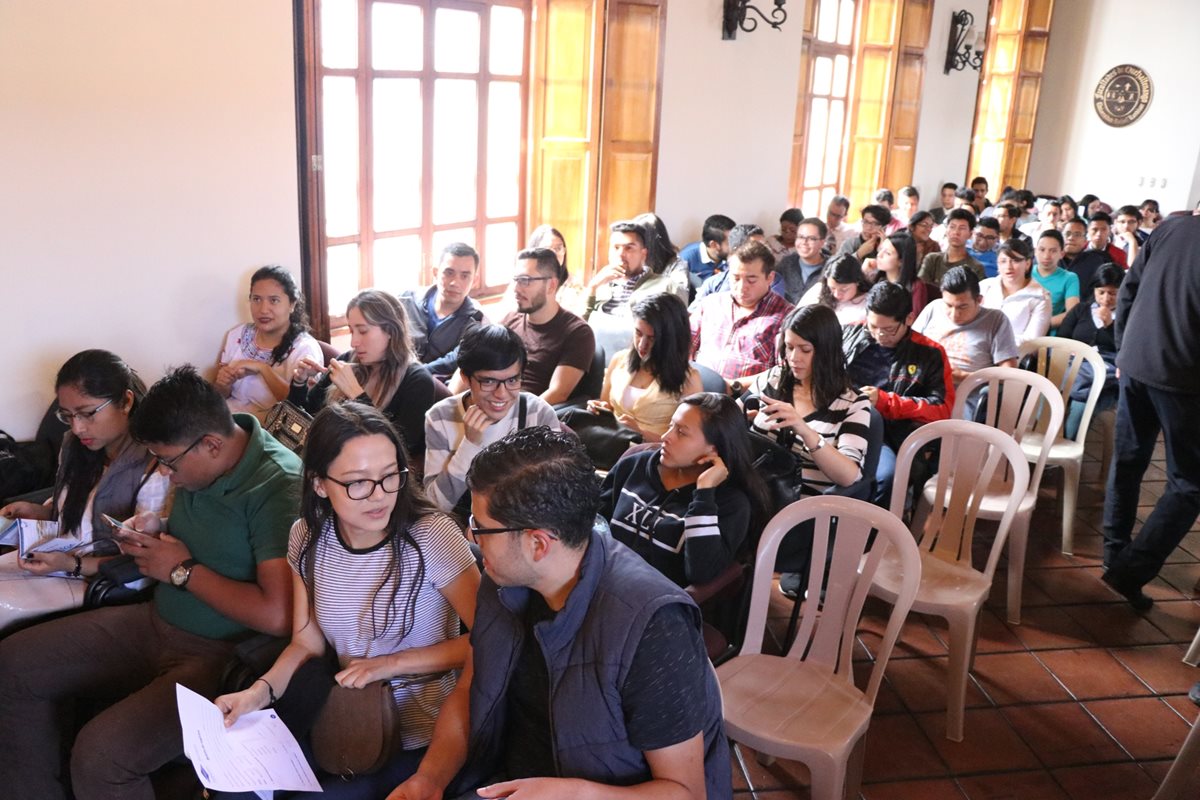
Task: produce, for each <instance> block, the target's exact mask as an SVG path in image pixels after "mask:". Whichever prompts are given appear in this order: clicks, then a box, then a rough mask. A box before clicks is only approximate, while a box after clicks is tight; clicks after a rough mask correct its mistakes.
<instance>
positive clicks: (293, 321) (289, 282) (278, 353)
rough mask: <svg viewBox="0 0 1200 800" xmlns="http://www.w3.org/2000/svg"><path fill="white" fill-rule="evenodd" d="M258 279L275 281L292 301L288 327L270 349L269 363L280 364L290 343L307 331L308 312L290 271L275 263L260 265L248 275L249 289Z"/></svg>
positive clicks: (287, 351)
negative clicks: (277, 342)
mask: <svg viewBox="0 0 1200 800" xmlns="http://www.w3.org/2000/svg"><path fill="white" fill-rule="evenodd" d="M259 281H275V282H276V283H278V284H279V285H280V286H282V287H283V293H284V294H286V295H287V297H288V300H291V301H292V303H293V305H292V313H291V315H290V316H289V317H288V329H287V330H286V331H284V333H283V339H282V340H280V342H279V344H277V345H275V349H274V350H272V351H271V363H272V364H280V363H282V362H283V361H284V360H285V359H286V358H287V357H288V353H290V352H291V351H292V345H293V344H295V342H296V337H297V336H299V335H300V334H302V333H307V332H308V314H307V313H306V312H305V310H304V295H303V294H302V293H301V292H300V288H299V287H298V286H296V279H295V278H293V277H292V273H290V272H288V271H287V270H286V269H284V268H283V267H281V266H279V265H277V264H272V265H270V266H266V267H260V268H258V269H257V270H255V272H254V274H253V275H251V276H250V290H251V291H254V284H256V283H258V282H259Z"/></svg>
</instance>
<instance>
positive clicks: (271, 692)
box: [254, 678, 279, 706]
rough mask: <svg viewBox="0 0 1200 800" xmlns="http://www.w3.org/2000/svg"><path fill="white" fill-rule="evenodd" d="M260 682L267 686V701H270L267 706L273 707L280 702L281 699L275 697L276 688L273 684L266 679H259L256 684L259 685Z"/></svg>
mask: <svg viewBox="0 0 1200 800" xmlns="http://www.w3.org/2000/svg"><path fill="white" fill-rule="evenodd" d="M259 681H262V682H263V683H265V684H267V699H268V700H269V702H268V703H267V705H268V706H273V705H275V704H276V703H277V702H279V698H278V697H276V696H275V687H274V686H272V685H271V683H270V682H269V681H268V680H267V679H266V678H258V679H256V680H255V681H254V682H255V683H258V682H259Z"/></svg>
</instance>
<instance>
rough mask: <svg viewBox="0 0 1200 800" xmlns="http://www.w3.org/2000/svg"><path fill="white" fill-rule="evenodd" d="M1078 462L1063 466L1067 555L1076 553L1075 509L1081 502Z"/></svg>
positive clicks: (1063, 520) (1065, 551)
mask: <svg viewBox="0 0 1200 800" xmlns="http://www.w3.org/2000/svg"><path fill="white" fill-rule="evenodd" d="M1079 468H1080V464H1079V462H1078V461H1068V462H1067V463H1065V464H1063V465H1062V495H1061V497H1062V502H1061V505H1062V551H1063V553H1064V554H1065V555H1068V556H1069V555H1073V554H1074V553H1075V507H1076V505H1077V504H1078V502H1079Z"/></svg>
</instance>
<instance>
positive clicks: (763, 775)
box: [729, 746, 810, 797]
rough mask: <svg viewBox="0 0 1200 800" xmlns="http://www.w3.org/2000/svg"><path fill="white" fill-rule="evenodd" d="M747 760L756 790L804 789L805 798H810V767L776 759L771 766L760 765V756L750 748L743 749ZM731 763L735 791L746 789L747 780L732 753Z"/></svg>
mask: <svg viewBox="0 0 1200 800" xmlns="http://www.w3.org/2000/svg"><path fill="white" fill-rule="evenodd" d="M741 751H742V755H743V756H744V757H745V760H746V769H747V770H748V771H749V772H750V780H751V781H753V783H754V788H755V789H756V790H762V789H767V790H772V789H789V790H790V789H798V788H799V789H803V791H804V794H803V796H805V797H807V796H808V789H807V787H808V784H809V780H810V778H809V774H808V767H806V766H804V765H803V764H801V763H799V762H796V761H787V760H785V759H775V760H774V761H773V762H772V763H771V764H770V765H769V766H767V765H764V764H761V763H759V760H758V754H757V753H756V752H755V751H754V750H752V749H750V748H749V747H744V746H743V747H742V748H741ZM729 757H730V763H731V764H732V766H733V788H734V791H738V790H740V789H745V788H746V779H745V777H744V776H743V775H742V771H741V770H740V769H739V768H738V764H737V759H736V758H734V756H733V754H732V753H730V755H729Z"/></svg>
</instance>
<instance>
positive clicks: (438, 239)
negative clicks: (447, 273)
mask: <svg viewBox="0 0 1200 800" xmlns="http://www.w3.org/2000/svg"><path fill="white" fill-rule="evenodd" d="M454 242H462V243H463V244H469V245H471V247H474V246H475V229H474V228H453V229H451V230H448V231H434V232H433V242H432V244H431V245H430V248H429V252H430V253H431V256H430V260H431V261H436V260H437V259H438V258H440V257H441V255H442V251H443V250H445V249H446V245H448V244H453V243H454Z"/></svg>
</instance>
